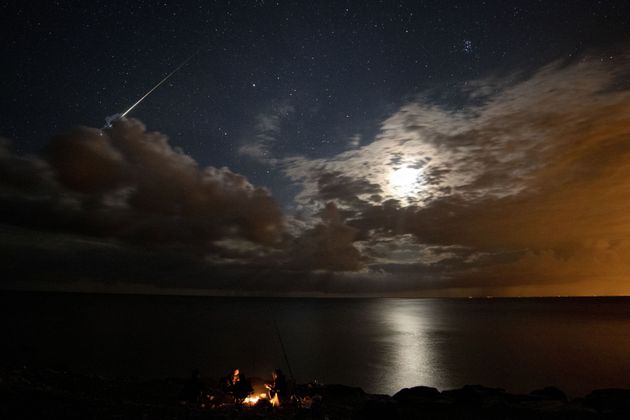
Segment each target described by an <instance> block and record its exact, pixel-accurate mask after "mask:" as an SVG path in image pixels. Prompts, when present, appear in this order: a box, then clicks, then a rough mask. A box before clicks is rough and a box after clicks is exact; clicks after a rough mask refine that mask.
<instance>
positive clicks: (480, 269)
mask: <svg viewBox="0 0 630 420" xmlns="http://www.w3.org/2000/svg"><path fill="white" fill-rule="evenodd" d="M627 68H628V66H627V63H626V62H625V61H624V59H623V58H619V59H618V60H617V61H616V62H615V63H614V65H613V64H611V63H605V62H600V61H599V60H588V59H584V60H581V61H577V62H571V63H560V62H556V63H551V64H549V65H547V66H545V67H543V68H541V69H539V70H538V71H537V72H535V73H533V74H532V75H529V76H528V77H525V76H522V75H521V76H518V75H517V76H510V77H509V78H506V80H505V81H500V80H497V79H496V78H495V79H488V80H487V81H484V80H480V81H475V82H473V83H470V84H468V85H466V89H465V90H464V91H463V94H465V95H467V96H468V97H469V98H470V102H471V103H473V105H469V106H467V107H465V108H463V109H457V110H453V109H449V108H444V107H439V106H437V105H435V104H432V103H430V102H428V101H427V100H424V99H422V98H421V99H419V100H417V101H414V102H412V103H409V104H406V105H404V106H403V107H401V109H400V110H399V111H397V112H396V113H394V114H393V115H391V116H390V117H389V118H388V119H386V120H385V121H384V122H383V124H382V126H381V130H380V133H379V134H378V135H377V136H376V137H375V139H374V141H373V142H371V143H369V144H366V145H364V146H362V147H360V148H358V149H354V150H349V151H345V152H343V153H340V154H339V155H336V156H333V157H332V158H329V159H308V158H305V157H292V158H289V159H286V160H285V161H284V165H285V171H286V174H287V175H288V176H289V177H290V178H291V179H293V180H294V181H295V182H299V183H300V184H301V185H302V190H301V192H300V193H299V194H298V196H297V200H298V202H299V203H301V204H302V205H303V206H304V207H305V208H306V207H308V206H311V207H320V208H321V206H323V205H324V203H325V202H327V201H328V200H334V201H335V202H336V203H337V204H338V206H339V209H340V211H342V212H343V214H344V215H345V217H346V223H347V224H348V225H350V226H353V227H355V228H356V229H358V231H359V233H358V234H357V236H356V238H357V241H361V242H358V243H357V244H356V245H357V247H358V248H360V250H361V252H362V253H363V254H364V255H365V256H372V257H374V256H376V257H377V258H376V261H374V262H373V263H372V265H371V266H372V268H373V269H379V270H382V269H384V268H383V267H384V266H383V261H379V258H380V259H381V260H382V259H383V258H384V257H382V256H381V257H378V256H379V255H381V254H382V249H383V243H385V242H387V243H388V244H389V245H388V246H389V247H391V248H392V249H393V250H392V251H391V252H390V254H391V255H396V254H397V252H396V248H397V246H400V247H401V249H411V248H410V245H409V236H407V235H412V236H413V238H414V239H415V241H414V242H415V244H416V245H415V246H416V247H418V250H417V253H415V254H411V253H408V252H398V255H397V258H398V260H399V261H398V264H405V260H407V262H413V263H414V264H417V266H415V274H416V282H417V288H418V289H419V290H420V289H423V285H422V284H423V282H425V281H429V280H428V279H429V278H435V277H436V276H439V278H440V279H442V280H441V283H440V285H439V286H437V285H436V284H434V283H432V287H437V288H443V289H453V288H459V287H462V289H461V290H464V289H465V290H466V292H470V291H471V290H475V288H477V289H476V290H477V292H479V291H480V290H488V289H491V290H493V291H494V292H496V293H500V292H501V291H503V292H507V293H518V292H522V291H523V290H527V291H528V293H530V294H531V293H533V292H534V291H535V290H539V291H541V293H543V292H544V291H545V290H546V291H547V292H550V291H552V290H553V291H557V290H562V289H563V288H564V289H565V290H567V291H571V292H579V293H580V294H583V293H588V290H599V289H602V288H603V289H605V290H608V291H609V292H610V291H612V290H617V291H620V292H621V293H630V283H629V282H628V281H627V280H626V278H627V275H628V274H630V264H629V263H627V261H630V253H628V247H627V244H626V238H628V237H629V236H630V213H629V212H628V211H627V209H628V207H627V204H628V203H627V197H628V196H630V124H628V121H630V92H629V91H628V90H627V89H626V86H625V85H623V77H622V76H623V75H624V74H626V73H624V72H626V71H627ZM488 86H491V87H492V89H489V88H488ZM401 170H404V171H407V172H408V173H409V174H411V173H412V170H413V171H414V172H413V177H412V178H413V179H414V182H411V181H408V180H407V181H404V182H403V181H401V180H399V179H396V178H395V177H396V174H399V173H400V171H401ZM326 174H334V179H337V180H339V187H338V188H337V189H334V188H331V187H330V185H329V184H327V183H326V182H322V179H324V180H325V179H326V178H325V177H326ZM331 178H333V177H331ZM407 178H409V177H407ZM397 184H398V187H399V188H398V190H399V191H397V188H396V186H397ZM403 184H404V185H403ZM354 185H357V187H356V188H355V187H353V186H354ZM359 185H361V186H365V185H369V186H371V187H370V188H369V189H366V188H364V187H358V186H359ZM401 186H402V188H401ZM400 190H402V192H401V191H400ZM331 191H333V192H335V194H331ZM401 235H402V236H401ZM388 238H389V239H388ZM400 238H405V239H404V240H401V239H400ZM375 244H376V245H375ZM435 247H438V248H435ZM439 247H456V248H457V249H460V250H467V251H466V252H462V253H460V254H456V255H450V254H451V253H452V251H451V250H448V251H444V252H445V253H446V254H447V256H448V258H446V257H445V258H439V257H437V258H436V257H435V255H432V256H430V257H427V256H426V252H425V251H424V250H426V249H439ZM445 249H452V248H445ZM385 269H386V270H389V271H390V272H395V271H396V270H397V269H396V268H395V267H394V265H392V264H389V265H387V266H386V267H385ZM586 279H588V281H587V280H586ZM612 279H616V280H612ZM607 281H608V282H609V283H606V284H608V285H609V286H607V287H604V286H602V284H604V283H605V282H607ZM584 282H586V283H584ZM589 282H590V288H589ZM610 282H616V284H615V287H610V285H612V284H614V283H610ZM572 283H574V284H572ZM577 284H579V286H577ZM464 286H465V287H464ZM411 287H413V286H411ZM537 287H538V289H537ZM547 292H544V293H547Z"/></svg>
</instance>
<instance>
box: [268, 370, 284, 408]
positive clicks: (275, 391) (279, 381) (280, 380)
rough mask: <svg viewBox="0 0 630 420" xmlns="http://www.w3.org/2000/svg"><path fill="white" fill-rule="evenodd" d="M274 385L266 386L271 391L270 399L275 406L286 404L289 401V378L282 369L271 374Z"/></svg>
mask: <svg viewBox="0 0 630 420" xmlns="http://www.w3.org/2000/svg"><path fill="white" fill-rule="evenodd" d="M271 377H272V379H273V381H272V383H270V384H265V388H267V389H268V390H269V398H270V399H271V403H272V404H273V405H274V406H277V405H282V404H285V403H287V402H288V401H289V386H288V384H287V378H286V377H285V376H284V373H282V371H281V370H280V369H276V370H274V371H273V372H272V373H271Z"/></svg>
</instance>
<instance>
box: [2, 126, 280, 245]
mask: <svg viewBox="0 0 630 420" xmlns="http://www.w3.org/2000/svg"><path fill="white" fill-rule="evenodd" d="M0 158H1V159H2V160H1V161H0V164H1V168H0V171H2V172H3V173H4V174H8V176H6V177H3V178H2V181H1V182H2V191H3V194H2V196H1V197H0V199H1V200H2V202H3V210H2V213H3V220H5V223H13V224H17V225H21V226H24V227H35V228H44V229H53V230H57V231H65V232H74V233H81V234H89V235H92V236H97V237H104V238H111V239H116V240H121V241H128V242H133V243H142V244H145V245H148V246H155V247H161V246H162V247H169V246H172V247H175V246H183V247H193V248H194V249H197V250H198V251H199V252H204V250H208V249H212V248H213V247H214V246H215V245H214V244H213V243H214V242H216V241H219V240H222V239H226V238H241V239H243V240H246V241H251V242H253V243H258V244H263V245H265V246H279V245H281V243H282V241H283V240H284V219H283V215H282V212H281V210H280V209H279V207H278V205H277V204H276V203H275V201H274V200H273V198H272V197H271V195H270V193H269V192H268V191H267V190H265V189H263V188H258V187H254V186H252V185H251V184H250V183H249V182H248V181H247V179H246V178H245V177H243V176H241V175H238V174H235V173H233V172H231V171H230V170H229V169H227V168H222V169H217V168H213V167H207V168H201V167H199V166H198V164H197V163H196V162H195V161H194V160H193V159H192V158H191V157H189V156H187V155H186V154H184V153H183V152H182V151H180V150H177V149H175V148H173V147H172V146H170V144H169V143H168V139H167V138H166V137H165V136H164V135H162V134H159V133H150V132H147V131H146V129H145V127H144V126H143V125H142V124H141V123H140V122H139V121H137V120H124V121H117V122H116V123H115V124H114V125H113V127H112V128H111V129H106V130H98V129H91V128H86V127H79V128H76V129H74V130H72V131H70V132H68V133H66V134H63V135H60V136H57V137H55V138H54V139H53V140H52V141H51V142H50V144H49V145H48V146H47V148H46V150H45V155H44V158H41V159H40V158H19V157H16V156H13V155H11V154H10V153H8V152H7V151H6V149H3V152H2V155H1V156H0Z"/></svg>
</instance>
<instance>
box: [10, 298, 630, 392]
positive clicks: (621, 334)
mask: <svg viewBox="0 0 630 420" xmlns="http://www.w3.org/2000/svg"><path fill="white" fill-rule="evenodd" d="M0 305H1V307H2V310H3V311H4V314H3V315H2V317H0V327H1V328H2V330H1V331H2V336H3V340H2V341H3V344H2V345H1V346H0V347H1V350H0V351H1V352H2V359H3V360H4V361H5V362H6V363H27V364H32V365H37V366H45V367H53V368H60V369H68V370H73V371H80V372H88V373H96V374H101V375H125V376H137V377H167V376H180V377H181V376H187V375H188V374H189V372H190V369H192V368H195V367H197V368H199V369H200V370H201V372H202V374H203V375H204V376H208V377H218V376H221V375H223V374H225V372H226V370H227V369H229V368H230V367H240V368H241V369H242V370H243V371H244V372H245V373H246V374H248V375H250V376H261V377H266V376H268V373H269V372H270V371H271V370H272V369H273V368H274V367H282V368H283V369H284V370H285V371H287V370H288V368H287V365H286V362H285V360H284V358H283V356H282V350H281V345H280V340H279V336H280V337H281V338H282V341H283V343H284V345H285V348H286V351H287V355H288V358H289V361H290V363H291V368H292V370H293V372H294V374H295V377H296V379H297V380H298V381H304V382H306V381H310V380H313V379H317V380H319V381H321V382H325V383H344V384H348V385H356V386H361V387H363V388H364V389H365V390H366V391H368V392H373V393H387V394H393V393H395V392H396V391H398V390H399V389H401V388H403V387H409V386H414V385H428V386H434V387H437V388H440V389H448V388H454V387H459V386H462V385H464V384H471V383H481V384H484V385H487V386H500V387H503V388H506V389H507V390H509V391H513V392H524V391H530V390H532V389H534V388H537V387H542V386H545V385H549V384H554V385H556V386H559V387H561V388H562V389H564V390H565V391H567V392H568V393H569V394H570V395H571V396H579V395H583V394H585V393H587V392H588V391H590V390H591V389H593V388H604V387H626V388H630V299H625V298H605V299H604V298H599V299H598V298H579V299H576V298H571V299H481V300H466V299H464V300H449V299H249V298H248V299H241V298H207V297H171V296H117V295H87V294H45V293H41V294H40V293H37V294H36V293H9V292H2V293H0ZM274 318H275V320H276V321H277V326H278V330H279V331H280V334H277V332H276V329H275V327H274V322H273V320H274Z"/></svg>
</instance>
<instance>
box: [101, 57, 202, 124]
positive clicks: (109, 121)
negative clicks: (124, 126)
mask: <svg viewBox="0 0 630 420" xmlns="http://www.w3.org/2000/svg"><path fill="white" fill-rule="evenodd" d="M199 50H200V49H198V50H197V51H195V52H194V53H193V54H192V55H190V56H189V57H188V58H187V59H186V60H184V61H182V63H181V64H180V65H179V66H177V67H176V68H175V70H173V71H172V72H170V73H169V74H167V75H166V76H165V77H164V78H163V79H162V80H160V81H159V82H158V83H157V84H156V85H155V86H153V87H152V88H151V89H150V90H149V91H148V92H147V93H145V94H144V95H143V96H142V97H141V98H140V99H138V100H137V101H136V103H134V104H133V105H131V106H130V107H129V109H127V110H126V111H125V112H123V113H122V114H114V115H111V116H109V117H106V118H105V127H103V128H108V127H111V126H112V122H114V121H116V120H119V119H121V118H125V116H127V114H129V113H130V112H131V111H132V110H133V109H134V108H135V107H136V106H138V105H139V104H140V102H142V101H143V100H144V99H145V98H146V97H147V96H149V95H150V94H151V93H153V91H154V90H156V89H157V88H159V87H160V86H162V84H163V83H164V82H166V81H167V80H168V79H169V78H170V77H171V76H172V75H174V74H175V73H177V72H178V71H179V69H181V68H182V67H184V66H185V65H186V63H188V62H189V61H190V60H191V59H192V58H193V57H194V56H196V55H197V53H198V52H199Z"/></svg>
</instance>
